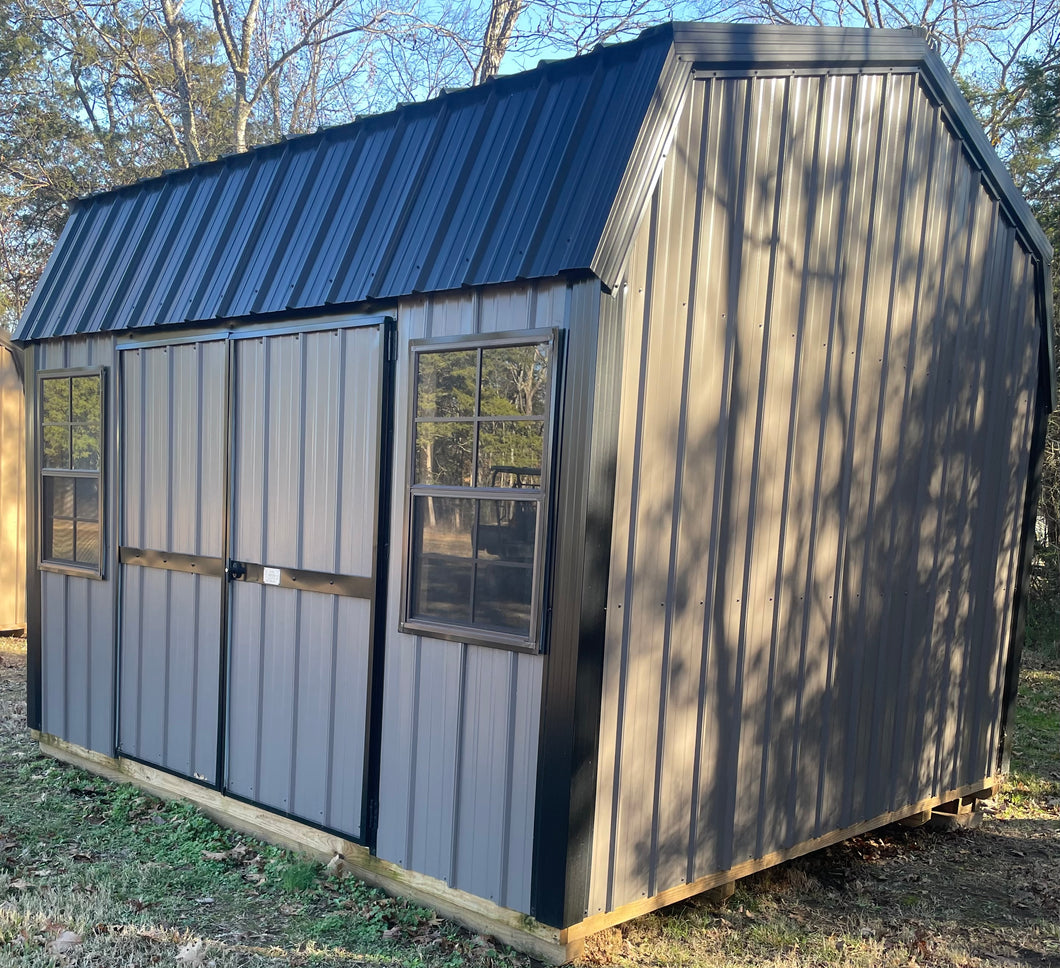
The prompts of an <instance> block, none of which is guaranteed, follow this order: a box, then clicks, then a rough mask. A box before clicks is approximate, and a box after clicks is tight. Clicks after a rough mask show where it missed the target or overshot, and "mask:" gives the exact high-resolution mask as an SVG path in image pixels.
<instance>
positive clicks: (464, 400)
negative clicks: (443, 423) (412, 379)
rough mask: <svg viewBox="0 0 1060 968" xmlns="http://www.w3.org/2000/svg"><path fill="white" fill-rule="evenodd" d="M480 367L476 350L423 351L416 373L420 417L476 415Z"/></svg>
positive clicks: (417, 407) (417, 405) (417, 414)
mask: <svg viewBox="0 0 1060 968" xmlns="http://www.w3.org/2000/svg"><path fill="white" fill-rule="evenodd" d="M477 366H478V354H477V353H476V351H475V350H451V351H449V352H444V353H422V354H420V357H419V367H418V368H417V373H416V416H418V417H471V416H474V414H475V379H476V370H477Z"/></svg>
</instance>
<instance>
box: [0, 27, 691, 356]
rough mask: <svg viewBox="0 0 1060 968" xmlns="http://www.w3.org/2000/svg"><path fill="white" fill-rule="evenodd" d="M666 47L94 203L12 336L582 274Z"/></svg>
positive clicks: (640, 46) (391, 117)
mask: <svg viewBox="0 0 1060 968" xmlns="http://www.w3.org/2000/svg"><path fill="white" fill-rule="evenodd" d="M670 44H671V32H670V31H669V30H668V29H667V30H662V31H655V32H654V33H653V34H651V35H649V36H648V37H646V38H644V39H642V40H641V41H638V42H636V43H633V44H628V45H621V46H616V47H612V48H607V49H604V50H601V51H599V52H597V53H595V54H592V55H588V56H585V57H581V58H576V59H575V60H572V61H567V62H563V63H557V64H553V65H548V66H545V67H542V68H539V69H538V70H535V71H528V72H526V73H524V74H520V75H516V76H513V77H510V78H503V79H501V80H498V81H495V82H492V83H491V84H488V85H485V86H483V87H480V88H475V89H472V90H467V91H460V92H456V93H453V94H450V95H445V96H443V97H441V98H438V99H436V100H434V101H431V102H426V103H423V104H416V105H411V106H408V107H405V108H401V109H399V110H396V111H392V112H390V113H388V114H385V115H379V116H377V117H373V118H366V119H364V120H362V121H358V122H354V123H353V124H350V125H345V126H342V127H339V128H332V129H329V130H326V131H322V132H320V133H319V134H317V135H312V136H309V137H305V138H298V139H294V140H291V141H289V142H286V143H284V144H281V145H274V146H269V147H267V148H263V149H258V150H255V151H251V152H248V153H246V154H243V155H238V156H232V157H229V158H224V159H221V160H219V161H217V162H214V163H211V164H208V165H202V166H198V167H196V168H194V169H191V170H189V171H186V172H178V173H174V174H171V175H169V176H164V177H162V178H157V179H152V180H148V181H145V182H142V183H139V184H137V185H133V186H129V187H127V188H123V189H119V190H116V191H114V192H110V193H106V194H102V195H97V196H94V197H91V198H89V199H86V200H84V201H82V202H80V203H78V204H77V205H76V206H75V208H74V213H73V215H72V217H71V219H70V224H69V226H68V228H67V230H66V232H65V233H64V235H63V238H62V240H61V242H60V244H59V245H58V246H57V248H56V252H55V254H54V256H53V259H52V262H51V264H50V265H49V267H48V270H47V272H46V274H45V277H44V278H43V279H42V281H41V284H40V286H39V289H38V293H37V295H36V298H35V299H34V301H33V303H32V304H31V306H30V307H29V309H28V310H27V312H26V314H25V316H24V318H23V320H22V323H21V325H20V327H19V333H18V335H19V337H20V338H22V339H37V338H45V337H49V336H61V335H67V334H70V333H74V332H92V331H100V330H123V329H132V328H137V327H141V326H156V325H165V324H176V323H185V322H196V321H208V320H212V319H218V318H236V317H242V316H248V315H251V314H264V313H274V312H282V311H285V310H288V309H295V308H298V309H302V308H312V307H318V306H326V305H333V304H348V303H354V302H359V301H362V300H365V299H392V298H396V297H398V296H400V295H405V294H408V293H412V292H417V291H424V290H431V291H436V290H442V289H452V288H458V287H460V286H465V285H480V284H485V283H493V282H503V281H508V280H512V279H517V278H524V277H531V276H532V277H544V276H552V275H556V274H558V273H560V272H562V271H564V270H569V269H579V268H583V269H588V268H589V266H590V263H591V261H592V257H593V254H594V252H595V249H596V246H597V243H598V241H599V237H600V232H601V230H602V226H603V221H604V220H605V219H606V217H607V214H608V211H609V209H610V205H611V202H612V201H613V199H614V197H615V194H616V192H617V189H618V186H619V183H620V181H621V180H622V177H623V174H624V172H625V167H626V163H627V161H628V159H629V157H630V154H631V151H632V147H633V143H634V141H635V139H636V137H637V135H638V132H639V128H640V122H641V120H642V119H643V117H644V115H645V112H646V110H647V106H648V103H649V101H650V99H651V97H652V96H653V95H654V93H655V88H656V84H657V82H658V78H659V74H660V68H661V65H662V63H663V61H664V59H665V58H666V56H667V53H668V51H669V48H670ZM587 133H591V135H592V137H586V134H587ZM601 200H602V204H601Z"/></svg>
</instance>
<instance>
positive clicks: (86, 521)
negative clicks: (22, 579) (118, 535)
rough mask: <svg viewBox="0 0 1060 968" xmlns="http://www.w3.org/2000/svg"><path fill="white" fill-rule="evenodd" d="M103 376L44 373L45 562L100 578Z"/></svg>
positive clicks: (42, 509) (42, 522)
mask: <svg viewBox="0 0 1060 968" xmlns="http://www.w3.org/2000/svg"><path fill="white" fill-rule="evenodd" d="M102 379H103V378H102V375H101V373H100V372H99V371H92V372H89V373H84V374H81V373H73V374H70V373H67V374H64V375H56V376H50V375H49V374H48V373H47V372H45V373H42V374H41V381H40V407H41V410H40V414H41V426H40V440H41V445H40V447H41V488H40V493H41V562H42V564H45V563H47V564H56V565H60V566H72V567H73V568H81V569H84V568H86V567H87V568H89V569H92V570H94V571H96V572H97V573H99V574H101V571H100V566H101V563H102V551H101V541H100V534H101V532H100V507H101V496H102V493H101V487H102V484H101V474H102V433H103V431H102V428H103V413H102V402H101V401H102V397H101V388H102Z"/></svg>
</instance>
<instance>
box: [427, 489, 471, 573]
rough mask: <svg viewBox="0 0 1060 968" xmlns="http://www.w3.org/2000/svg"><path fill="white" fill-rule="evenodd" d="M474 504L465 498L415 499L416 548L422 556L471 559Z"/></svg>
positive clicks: (430, 497) (428, 497) (428, 496)
mask: <svg viewBox="0 0 1060 968" xmlns="http://www.w3.org/2000/svg"><path fill="white" fill-rule="evenodd" d="M475 504H476V502H475V501H471V500H467V499H465V498H452V497H433V496H431V495H426V496H423V497H416V498H413V521H414V529H415V532H416V547H417V550H418V552H419V553H420V554H425V555H449V556H451V557H457V558H471V557H473V555H474V546H473V544H472V533H473V530H474V526H475Z"/></svg>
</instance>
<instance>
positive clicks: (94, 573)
mask: <svg viewBox="0 0 1060 968" xmlns="http://www.w3.org/2000/svg"><path fill="white" fill-rule="evenodd" d="M37 567H38V568H39V569H40V570H41V571H49V572H51V573H52V574H55V575H68V576H69V577H70V578H91V579H92V580H93V581H106V579H105V578H104V577H103V572H102V571H101V570H100V569H99V568H96V567H93V566H91V565H87V566H85V565H74V564H68V563H67V562H60V561H42V562H40V563H39V564H38V565H37Z"/></svg>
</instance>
